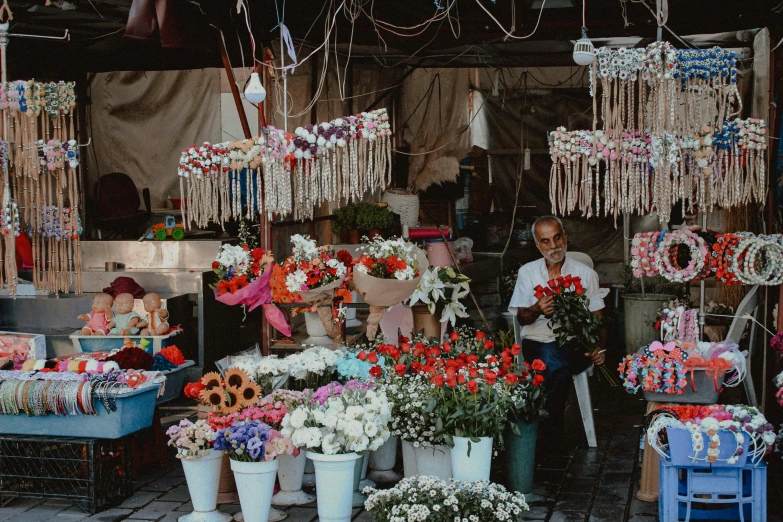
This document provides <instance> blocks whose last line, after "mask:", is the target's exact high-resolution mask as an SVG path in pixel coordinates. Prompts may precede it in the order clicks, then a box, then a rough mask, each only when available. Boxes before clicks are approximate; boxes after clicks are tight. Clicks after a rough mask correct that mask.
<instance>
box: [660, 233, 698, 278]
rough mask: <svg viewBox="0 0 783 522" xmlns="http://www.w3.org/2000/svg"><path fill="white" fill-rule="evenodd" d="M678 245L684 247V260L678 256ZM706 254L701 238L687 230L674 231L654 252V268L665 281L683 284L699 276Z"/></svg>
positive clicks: (667, 235)
mask: <svg viewBox="0 0 783 522" xmlns="http://www.w3.org/2000/svg"><path fill="white" fill-rule="evenodd" d="M678 245H683V246H685V247H686V249H687V254H688V255H687V256H685V259H682V258H681V256H680V255H679V254H678V252H677V246H678ZM708 254H709V248H708V247H707V243H706V242H705V241H704V240H703V239H702V238H701V237H699V236H698V235H696V234H695V233H693V232H692V231H691V230H688V229H681V230H675V231H672V232H669V233H668V234H666V236H665V237H664V239H663V241H661V243H660V245H659V246H658V249H657V250H656V251H655V266H656V268H657V269H658V272H659V273H660V274H661V275H662V276H663V277H664V278H666V279H667V280H669V281H673V282H678V283H683V282H687V281H691V280H693V279H695V278H696V277H698V276H699V275H700V273H701V271H702V269H704V267H705V264H706V263H705V260H706V259H707V255H708Z"/></svg>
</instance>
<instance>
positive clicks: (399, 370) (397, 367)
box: [394, 363, 405, 376]
mask: <svg viewBox="0 0 783 522" xmlns="http://www.w3.org/2000/svg"><path fill="white" fill-rule="evenodd" d="M394 371H395V372H397V375H400V376H403V375H405V365H404V364H402V363H400V364H395V365H394Z"/></svg>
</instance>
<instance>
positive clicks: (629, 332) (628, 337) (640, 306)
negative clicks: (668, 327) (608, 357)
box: [623, 294, 676, 354]
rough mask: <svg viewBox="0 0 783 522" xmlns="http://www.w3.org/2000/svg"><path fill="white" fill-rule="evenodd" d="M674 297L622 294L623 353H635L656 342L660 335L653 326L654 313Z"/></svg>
mask: <svg viewBox="0 0 783 522" xmlns="http://www.w3.org/2000/svg"><path fill="white" fill-rule="evenodd" d="M675 297H676V296H673V295H667V294H644V295H642V294H623V311H624V313H625V353H627V354H632V353H636V351H637V350H639V348H640V347H641V346H647V345H648V344H650V343H651V342H653V341H656V340H658V338H659V337H660V333H659V332H658V331H657V330H656V329H655V327H654V326H653V325H654V324H655V319H656V317H655V313H656V312H657V311H658V310H659V309H660V308H662V307H663V303H666V302H668V301H671V300H672V299H674V298H675Z"/></svg>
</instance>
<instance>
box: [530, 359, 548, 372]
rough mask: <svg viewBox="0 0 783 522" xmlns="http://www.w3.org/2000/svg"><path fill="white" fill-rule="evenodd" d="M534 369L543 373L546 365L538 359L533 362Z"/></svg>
mask: <svg viewBox="0 0 783 522" xmlns="http://www.w3.org/2000/svg"><path fill="white" fill-rule="evenodd" d="M532 368H533V369H534V370H535V371H537V372H543V371H544V370H546V364H544V361H542V360H541V359H536V360H535V361H533V364H532Z"/></svg>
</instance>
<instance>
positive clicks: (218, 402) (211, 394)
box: [199, 388, 226, 412]
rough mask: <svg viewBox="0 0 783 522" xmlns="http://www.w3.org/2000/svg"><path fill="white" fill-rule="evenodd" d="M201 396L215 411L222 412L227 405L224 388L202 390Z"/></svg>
mask: <svg viewBox="0 0 783 522" xmlns="http://www.w3.org/2000/svg"><path fill="white" fill-rule="evenodd" d="M199 398H200V399H201V402H202V403H203V404H205V405H207V406H209V407H210V408H212V411H214V412H222V411H223V408H225V406H226V394H225V393H223V388H212V389H204V390H201V393H200V394H199Z"/></svg>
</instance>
